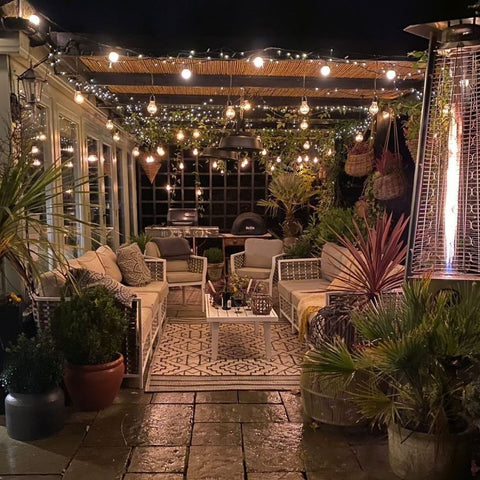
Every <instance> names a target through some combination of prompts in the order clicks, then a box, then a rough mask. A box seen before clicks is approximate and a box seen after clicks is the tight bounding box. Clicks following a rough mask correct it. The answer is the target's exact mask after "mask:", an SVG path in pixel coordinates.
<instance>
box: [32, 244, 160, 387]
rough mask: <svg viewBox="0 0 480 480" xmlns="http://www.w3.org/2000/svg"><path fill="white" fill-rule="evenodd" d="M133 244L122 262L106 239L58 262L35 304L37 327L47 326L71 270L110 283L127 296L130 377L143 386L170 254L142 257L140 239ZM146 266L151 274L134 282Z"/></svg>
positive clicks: (121, 297)
mask: <svg viewBox="0 0 480 480" xmlns="http://www.w3.org/2000/svg"><path fill="white" fill-rule="evenodd" d="M133 246H136V247H137V248H133ZM128 248H129V249H130V250H131V251H130V250H129V251H127V250H125V251H123V252H122V258H126V262H123V263H121V264H120V265H119V264H118V263H117V253H118V250H117V253H116V252H114V251H113V250H112V249H111V248H110V247H109V246H107V245H102V246H101V247H99V248H98V249H97V250H95V251H87V252H86V253H85V254H84V255H82V256H80V257H78V258H75V259H72V260H69V261H68V264H67V265H66V266H64V267H62V268H60V267H57V268H55V269H53V270H51V271H49V272H46V273H44V274H42V275H41V277H40V281H39V282H38V288H37V290H38V291H37V294H35V295H33V297H32V306H33V314H34V319H35V323H36V325H37V328H38V329H39V330H44V329H45V328H48V325H49V324H50V320H51V318H52V315H53V312H54V310H55V308H56V306H57V305H58V303H59V302H60V300H61V296H62V294H63V293H64V288H65V284H66V281H67V278H68V275H67V274H66V271H67V270H68V271H69V272H75V271H76V272H77V273H79V272H82V278H83V279H84V278H85V275H83V273H87V274H88V275H87V276H88V277H89V281H90V284H92V285H93V284H103V285H105V286H106V287H107V288H108V289H109V290H111V291H112V292H113V293H114V295H115V297H116V298H117V299H118V300H120V301H121V302H122V304H123V306H124V311H125V315H127V317H128V321H129V324H128V331H127V334H126V338H125V341H124V345H123V351H122V353H123V355H124V359H125V379H127V382H128V383H129V384H132V386H133V385H134V386H138V387H139V388H143V384H144V377H145V372H146V369H147V367H148V363H149V360H150V358H151V356H152V353H153V348H154V345H155V343H156V341H157V339H158V336H159V332H160V330H161V327H162V325H163V322H164V320H165V315H166V305H167V294H168V283H167V281H166V268H165V260H163V259H151V258H149V259H147V258H145V257H143V254H141V252H140V250H139V249H138V246H137V245H136V244H132V246H128ZM137 249H138V251H137ZM138 254H140V255H141V257H142V258H143V261H144V262H145V263H142V264H141V265H140V266H139V263H138V262H137V261H136V260H135V258H136V259H137V260H139V257H138ZM120 267H122V269H121V268H120ZM141 267H143V268H147V267H148V272H145V271H143V272H142V274H143V275H144V276H145V275H146V276H147V277H146V278H149V281H148V283H145V282H143V284H142V285H141V286H140V285H137V286H132V285H131V284H132V283H136V282H135V281H133V280H132V278H133V279H135V278H137V277H136V275H137V273H139V272H140V271H141ZM148 273H149V275H148ZM132 275H133V277H132ZM82 281H83V280H82ZM83 282H84V281H83ZM84 283H85V282H84ZM129 283H130V285H129Z"/></svg>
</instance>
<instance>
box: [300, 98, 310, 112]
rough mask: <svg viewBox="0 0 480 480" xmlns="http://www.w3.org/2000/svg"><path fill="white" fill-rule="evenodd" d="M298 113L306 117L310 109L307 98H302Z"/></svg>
mask: <svg viewBox="0 0 480 480" xmlns="http://www.w3.org/2000/svg"><path fill="white" fill-rule="evenodd" d="M298 112H299V113H301V114H302V115H308V112H310V107H309V105H308V102H307V97H303V98H302V103H301V104H300V108H299V109H298Z"/></svg>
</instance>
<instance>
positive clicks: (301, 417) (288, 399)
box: [280, 392, 308, 423]
mask: <svg viewBox="0 0 480 480" xmlns="http://www.w3.org/2000/svg"><path fill="white" fill-rule="evenodd" d="M280 398H281V400H282V402H283V404H284V405H285V409H286V411H287V417H288V420H289V421H290V422H295V423H302V422H304V421H306V420H308V419H307V418H306V415H305V414H304V413H303V407H302V398H301V397H300V395H294V394H292V393H291V392H280Z"/></svg>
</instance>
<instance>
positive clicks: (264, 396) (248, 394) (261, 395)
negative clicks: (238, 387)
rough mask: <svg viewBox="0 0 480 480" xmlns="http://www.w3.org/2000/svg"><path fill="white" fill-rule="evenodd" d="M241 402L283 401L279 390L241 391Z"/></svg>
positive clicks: (239, 397)
mask: <svg viewBox="0 0 480 480" xmlns="http://www.w3.org/2000/svg"><path fill="white" fill-rule="evenodd" d="M238 401H239V403H282V399H281V398H280V394H279V393H278V392H273V391H272V392H268V391H261V390H259V391H239V392H238Z"/></svg>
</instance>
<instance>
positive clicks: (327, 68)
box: [320, 65, 330, 77]
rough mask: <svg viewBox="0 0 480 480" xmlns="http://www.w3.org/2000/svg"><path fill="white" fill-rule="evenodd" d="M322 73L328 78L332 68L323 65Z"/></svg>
mask: <svg viewBox="0 0 480 480" xmlns="http://www.w3.org/2000/svg"><path fill="white" fill-rule="evenodd" d="M320 73H321V74H322V75H323V76H324V77H328V76H329V75H330V67H329V66H328V65H323V66H322V68H321V69H320Z"/></svg>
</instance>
